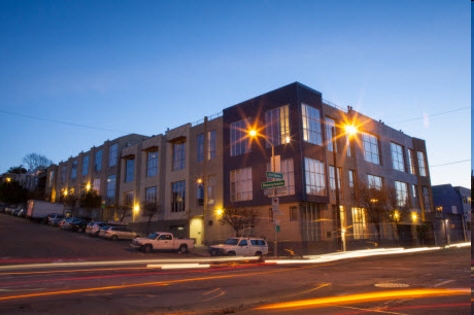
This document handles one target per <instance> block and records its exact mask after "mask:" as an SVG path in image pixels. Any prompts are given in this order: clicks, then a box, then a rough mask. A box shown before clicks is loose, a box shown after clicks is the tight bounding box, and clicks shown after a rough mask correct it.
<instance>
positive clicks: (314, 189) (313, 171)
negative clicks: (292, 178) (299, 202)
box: [304, 158, 326, 196]
mask: <svg viewBox="0 0 474 315" xmlns="http://www.w3.org/2000/svg"><path fill="white" fill-rule="evenodd" d="M304 165H305V179H306V193H307V194H308V195H317V196H325V195H326V179H325V172H324V163H323V162H321V161H318V160H314V159H310V158H305V159H304Z"/></svg>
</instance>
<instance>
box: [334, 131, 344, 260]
mask: <svg viewBox="0 0 474 315" xmlns="http://www.w3.org/2000/svg"><path fill="white" fill-rule="evenodd" d="M331 130H332V139H331V141H332V153H333V160H334V181H335V183H334V184H335V193H336V244H337V248H338V249H341V245H342V250H343V251H346V241H345V231H344V232H343V231H342V222H341V219H342V218H341V206H340V200H339V176H338V175H339V174H338V172H337V153H336V127H335V126H332V127H331Z"/></svg>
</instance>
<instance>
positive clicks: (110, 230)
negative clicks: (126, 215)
mask: <svg viewBox="0 0 474 315" xmlns="http://www.w3.org/2000/svg"><path fill="white" fill-rule="evenodd" d="M138 236H139V235H138V233H137V232H134V231H132V230H130V229H129V228H128V227H126V226H124V225H118V226H117V225H115V226H114V225H105V226H103V227H102V228H101V230H100V232H99V237H103V238H108V239H111V240H118V239H124V240H125V239H126V240H133V239H134V238H136V237H138Z"/></svg>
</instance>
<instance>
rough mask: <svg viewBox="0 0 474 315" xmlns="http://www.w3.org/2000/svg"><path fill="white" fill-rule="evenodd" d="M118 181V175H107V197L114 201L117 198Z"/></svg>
mask: <svg viewBox="0 0 474 315" xmlns="http://www.w3.org/2000/svg"><path fill="white" fill-rule="evenodd" d="M116 181H117V177H116V175H115V174H114V175H110V176H109V177H107V199H110V200H111V201H114V199H115V184H116Z"/></svg>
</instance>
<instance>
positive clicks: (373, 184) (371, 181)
mask: <svg viewBox="0 0 474 315" xmlns="http://www.w3.org/2000/svg"><path fill="white" fill-rule="evenodd" d="M367 183H368V186H369V188H373V189H377V190H382V177H380V176H375V175H370V174H367Z"/></svg>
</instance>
